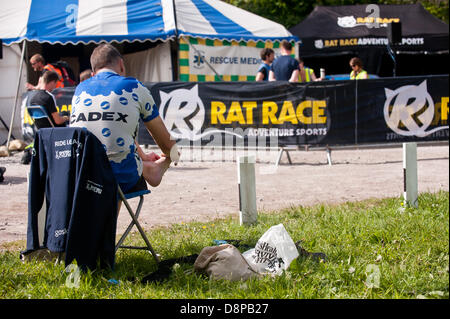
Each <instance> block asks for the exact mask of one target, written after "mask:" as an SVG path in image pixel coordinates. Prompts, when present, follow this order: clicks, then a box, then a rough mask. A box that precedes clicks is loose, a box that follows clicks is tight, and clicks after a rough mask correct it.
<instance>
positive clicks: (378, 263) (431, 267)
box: [0, 191, 449, 299]
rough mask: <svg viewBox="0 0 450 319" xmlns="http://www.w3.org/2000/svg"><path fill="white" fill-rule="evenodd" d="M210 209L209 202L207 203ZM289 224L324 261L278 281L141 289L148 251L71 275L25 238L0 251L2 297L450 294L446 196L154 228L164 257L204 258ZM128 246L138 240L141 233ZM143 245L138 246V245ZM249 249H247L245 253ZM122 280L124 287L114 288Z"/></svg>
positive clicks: (172, 283)
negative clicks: (245, 221)
mask: <svg viewBox="0 0 450 319" xmlns="http://www.w3.org/2000/svg"><path fill="white" fill-rule="evenodd" d="M205 205H207V204H205ZM280 223H282V224H283V225H284V226H285V228H286V230H287V231H288V232H289V234H290V236H291V237H292V239H293V240H294V242H296V241H299V240H301V241H302V246H303V248H305V249H306V250H308V251H310V252H323V253H325V254H326V255H327V257H328V260H327V261H326V262H318V261H315V260H312V259H305V258H302V257H299V258H298V259H297V260H295V261H294V262H292V263H291V266H290V268H289V270H288V271H286V272H285V273H284V274H283V275H281V276H278V277H270V276H265V277H263V278H259V279H251V280H248V281H245V282H229V281H225V280H210V279H209V278H208V277H206V276H204V275H201V274H197V273H195V272H189V270H191V269H192V265H190V264H180V265H179V267H178V266H177V267H174V270H173V272H172V275H171V276H170V277H169V279H168V280H166V281H164V282H160V283H151V284H141V282H140V280H141V279H142V278H143V277H144V276H145V275H147V274H149V273H151V272H153V271H155V270H156V264H155V262H154V260H153V258H152V257H151V256H150V255H149V254H148V253H147V252H144V251H129V250H119V252H118V254H117V258H116V267H115V271H114V272H112V271H106V270H103V271H94V272H88V273H81V274H80V276H79V283H78V285H76V284H74V283H75V282H76V281H75V279H74V278H75V277H76V275H77V273H68V272H66V271H65V269H64V268H65V267H64V265H63V264H59V265H54V264H53V263H51V262H43V261H34V262H29V263H22V262H21V261H20V260H19V251H20V250H22V249H24V247H25V243H24V242H15V243H9V244H3V245H2V246H0V248H1V252H0V299H5V298H19V299H21V298H25V299H28V298H164V299H166V298H168V299H171V298H177V299H185V298H186V299H195V298H233V299H234V298H238V299H240V298H256V299H260V298H280V299H281V298H294V299H310V298H319V299H323V298H326V299H328V298H333V299H334V298H336V299H340V298H375V299H377V298H383V299H385V298H389V299H391V298H402V299H403V298H413V299H416V298H449V193H448V192H444V191H441V192H439V193H434V194H430V193H424V194H421V195H420V197H419V208H418V209H413V208H406V209H404V208H403V207H402V199H401V198H388V199H381V200H367V201H361V202H348V203H345V204H340V205H317V206H312V207H302V206H300V207H292V208H289V209H285V210H282V211H278V212H271V213H270V214H268V213H267V214H259V216H258V223H257V225H255V226H250V227H245V226H240V225H239V221H238V217H237V216H235V217H233V218H227V219H223V220H216V221H213V222H208V223H199V222H195V223H188V224H176V225H172V226H171V227H168V228H157V229H154V230H151V231H149V232H148V235H149V238H150V241H151V242H152V244H153V246H154V247H155V249H156V250H157V251H158V253H159V254H160V255H161V256H162V259H168V258H175V257H181V256H186V255H191V254H198V253H199V252H200V251H201V249H202V248H203V247H206V246H212V245H213V240H214V239H236V240H241V241H242V243H245V244H247V245H249V246H252V247H253V246H254V245H255V244H256V242H257V240H258V239H259V238H260V237H261V236H262V234H263V233H264V232H265V231H266V230H267V229H269V227H271V226H273V225H276V224H280ZM130 241H131V242H133V241H135V242H140V237H139V236H138V234H137V233H135V234H133V237H132V238H131V239H130ZM138 244H140V243H138ZM241 251H242V252H243V251H245V249H241ZM110 279H115V280H117V282H118V283H111V282H110V281H109V280H110Z"/></svg>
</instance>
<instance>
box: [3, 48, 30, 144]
mask: <svg viewBox="0 0 450 319" xmlns="http://www.w3.org/2000/svg"><path fill="white" fill-rule="evenodd" d="M26 47H27V41H26V40H24V41H23V46H22V54H21V56H20V67H19V75H18V77H17V90H16V97H15V99H14V108H13V110H12V113H11V122H10V124H9V132H8V140H7V142H6V149H7V150H9V142H10V139H11V134H12V130H13V123H14V117H15V115H16V106H17V100H18V97H19V90H20V77H21V76H22V68H23V58H24V56H25V49H26ZM8 152H9V151H8Z"/></svg>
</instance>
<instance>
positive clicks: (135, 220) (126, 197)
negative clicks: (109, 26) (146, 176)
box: [116, 186, 160, 263]
mask: <svg viewBox="0 0 450 319" xmlns="http://www.w3.org/2000/svg"><path fill="white" fill-rule="evenodd" d="M118 192H119V197H120V199H121V200H122V202H123V203H124V205H125V207H126V209H127V211H128V213H129V214H130V217H131V223H130V224H129V225H128V227H127V229H126V230H125V232H124V233H123V235H122V237H120V239H119V241H118V242H117V244H116V252H117V250H118V249H119V248H125V249H141V250H147V251H148V252H150V253H151V254H152V256H153V258H155V261H156V263H159V261H160V260H159V256H158V255H157V254H156V252H155V251H154V249H153V247H152V245H151V244H150V241H149V240H148V238H147V236H146V235H145V232H144V230H143V229H142V226H141V224H140V223H139V221H138V218H139V214H140V212H141V209H142V205H143V204H144V195H147V194H150V191H149V190H142V191H137V192H133V193H126V194H124V193H123V192H122V190H121V188H120V186H118ZM137 197H139V203H138V205H137V208H136V211H133V209H132V207H131V206H130V204H129V203H128V200H129V199H132V198H137ZM134 225H136V227H137V229H138V231H139V234H140V235H141V237H142V239H143V240H144V242H145V246H143V247H137V246H126V245H122V243H123V241H124V240H125V238H126V237H127V236H128V234H129V233H130V231H131V229H132V228H133V226H134Z"/></svg>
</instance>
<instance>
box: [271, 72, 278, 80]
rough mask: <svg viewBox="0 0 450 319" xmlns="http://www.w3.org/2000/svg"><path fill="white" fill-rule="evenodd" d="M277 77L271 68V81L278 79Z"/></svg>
mask: <svg viewBox="0 0 450 319" xmlns="http://www.w3.org/2000/svg"><path fill="white" fill-rule="evenodd" d="M276 80H277V79H276V78H275V73H274V72H273V71H272V70H270V72H269V81H276Z"/></svg>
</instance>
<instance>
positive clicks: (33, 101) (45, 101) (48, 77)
mask: <svg viewBox="0 0 450 319" xmlns="http://www.w3.org/2000/svg"><path fill="white" fill-rule="evenodd" d="M58 81H59V77H58V74H57V73H56V72H53V71H48V72H45V73H44V75H43V76H42V82H41V86H40V87H38V88H37V89H36V90H33V91H31V92H30V93H29V95H28V100H27V105H28V106H35V105H40V106H42V107H43V108H44V110H45V112H46V113H47V115H48V120H50V121H51V123H49V122H48V120H47V119H35V125H36V128H37V129H40V128H43V127H60V126H66V122H68V121H69V117H68V116H61V115H60V114H59V113H58V110H57V109H56V101H55V97H54V96H53V94H51V93H50V92H51V91H53V90H54V89H55V88H56V83H57V82H58Z"/></svg>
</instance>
